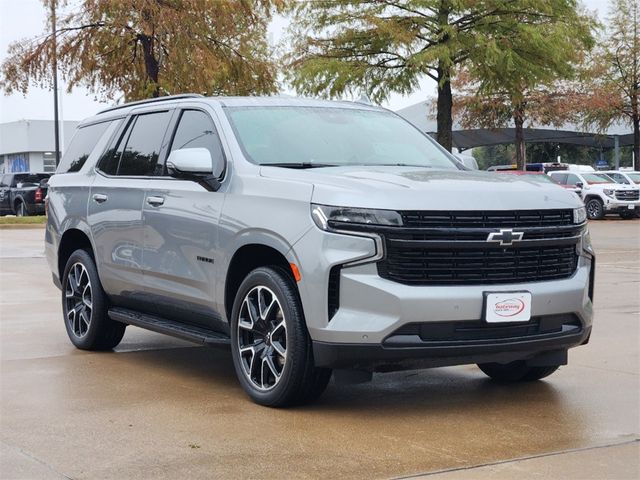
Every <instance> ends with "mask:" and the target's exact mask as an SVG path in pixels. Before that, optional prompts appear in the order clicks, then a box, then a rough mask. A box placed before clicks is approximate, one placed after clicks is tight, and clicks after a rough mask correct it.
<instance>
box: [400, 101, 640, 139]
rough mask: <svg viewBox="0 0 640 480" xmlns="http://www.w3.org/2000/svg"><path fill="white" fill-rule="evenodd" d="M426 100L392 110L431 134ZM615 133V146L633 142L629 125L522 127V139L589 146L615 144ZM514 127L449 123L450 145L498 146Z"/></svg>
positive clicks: (432, 126) (433, 130)
mask: <svg viewBox="0 0 640 480" xmlns="http://www.w3.org/2000/svg"><path fill="white" fill-rule="evenodd" d="M430 104H431V102H430V101H425V102H420V103H416V104H415V105H411V106H409V107H406V108H402V109H400V110H398V111H397V112H396V113H398V114H399V115H401V116H402V117H404V118H405V119H406V120H408V121H409V122H411V123H413V124H414V125H415V126H416V127H418V128H419V129H420V130H422V131H423V132H426V133H429V134H435V133H436V131H437V124H436V121H435V119H434V118H433V115H430ZM615 136H618V141H619V145H621V146H624V145H633V133H632V132H631V128H630V127H627V126H625V125H621V124H618V125H613V126H612V127H611V128H609V129H607V130H606V131H605V132H597V131H587V130H585V129H584V128H583V127H581V126H578V125H575V124H572V123H565V124H564V125H562V126H560V127H559V128H555V127H553V126H549V125H535V124H534V125H533V126H531V127H528V128H525V129H524V138H525V141H526V142H528V143H536V142H540V143H542V142H553V143H571V144H574V145H585V146H590V147H605V148H612V147H614V146H615ZM514 138H515V128H514V127H513V124H511V125H510V126H509V127H506V128H495V129H489V128H473V129H465V128H462V126H461V125H460V123H459V122H454V124H453V145H454V147H456V148H461V149H467V148H473V147H480V146H486V145H500V144H504V143H513V141H514Z"/></svg>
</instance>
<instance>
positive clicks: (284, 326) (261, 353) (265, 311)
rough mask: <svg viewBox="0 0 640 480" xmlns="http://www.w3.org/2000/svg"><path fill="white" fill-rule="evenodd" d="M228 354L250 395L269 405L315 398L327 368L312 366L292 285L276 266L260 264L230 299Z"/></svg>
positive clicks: (323, 385) (322, 386) (324, 381)
mask: <svg viewBox="0 0 640 480" xmlns="http://www.w3.org/2000/svg"><path fill="white" fill-rule="evenodd" d="M231 352H232V356H233V365H234V367H235V371H236V375H237V376H238V380H239V381H240V384H241V385H242V388H243V389H244V390H245V392H246V393H247V394H248V395H249V396H250V397H251V399H252V400H253V401H254V402H256V403H258V404H260V405H265V406H268V407H285V406H291V405H301V404H305V403H309V402H312V401H313V400H315V399H317V398H318V397H319V396H320V395H321V394H322V392H323V391H324V390H325V388H326V387H327V384H328V383H329V379H330V378H331V370H330V369H326V368H316V367H315V366H314V363H313V350H312V347H311V339H310V338H309V333H308V332H307V328H306V323H305V319H304V314H303V311H302V304H301V302H300V297H299V295H298V291H297V288H296V286H295V284H294V282H293V279H292V278H291V276H290V275H289V274H288V272H287V271H286V270H284V269H282V268H280V267H276V266H272V267H260V268H257V269H255V270H253V271H252V272H250V273H249V274H248V275H247V277H246V278H245V279H244V281H243V282H242V284H241V285H240V288H239V289H238V292H237V294H236V298H235V300H234V302H233V311H232V315H231Z"/></svg>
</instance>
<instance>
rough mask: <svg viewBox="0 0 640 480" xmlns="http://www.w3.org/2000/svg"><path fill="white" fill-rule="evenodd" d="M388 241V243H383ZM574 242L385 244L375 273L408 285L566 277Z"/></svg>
mask: <svg viewBox="0 0 640 480" xmlns="http://www.w3.org/2000/svg"><path fill="white" fill-rule="evenodd" d="M387 244H388V243H387ZM577 261H578V257H577V255H576V247H575V245H573V244H572V245H565V246H546V247H525V248H511V247H509V248H494V249H488V248H465V249H455V248H449V249H429V248H423V247H417V248H406V247H405V248H402V247H401V248H397V247H389V248H387V256H386V259H385V260H383V261H381V262H379V263H378V274H379V275H380V276H381V277H383V278H386V279H389V280H393V281H396V282H399V283H404V284H410V285H447V284H452V285H479V284H482V285H484V284H496V283H514V282H537V281H543V280H557V279H561V278H567V277H570V276H571V275H572V274H573V272H574V271H575V269H576V267H577Z"/></svg>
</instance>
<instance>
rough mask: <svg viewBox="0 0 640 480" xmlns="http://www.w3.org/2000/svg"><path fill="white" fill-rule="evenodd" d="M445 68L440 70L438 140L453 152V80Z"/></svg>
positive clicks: (437, 117) (437, 115) (437, 116)
mask: <svg viewBox="0 0 640 480" xmlns="http://www.w3.org/2000/svg"><path fill="white" fill-rule="evenodd" d="M443 70H445V69H444V68H438V79H439V80H438V112H437V114H436V119H437V124H438V134H437V140H438V143H439V144H440V145H442V146H443V147H444V148H446V149H447V150H448V151H451V148H452V147H453V117H452V107H453V96H452V95H451V79H450V77H449V75H448V72H447V73H445V72H444V71H443Z"/></svg>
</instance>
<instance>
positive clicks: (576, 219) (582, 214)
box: [573, 207, 587, 224]
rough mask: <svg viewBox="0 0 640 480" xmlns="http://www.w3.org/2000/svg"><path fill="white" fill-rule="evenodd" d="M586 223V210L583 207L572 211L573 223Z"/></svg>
mask: <svg viewBox="0 0 640 480" xmlns="http://www.w3.org/2000/svg"><path fill="white" fill-rule="evenodd" d="M586 221H587V209H586V208H585V207H580V208H575V209H574V210H573V223H575V224H580V223H584V222H586Z"/></svg>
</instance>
